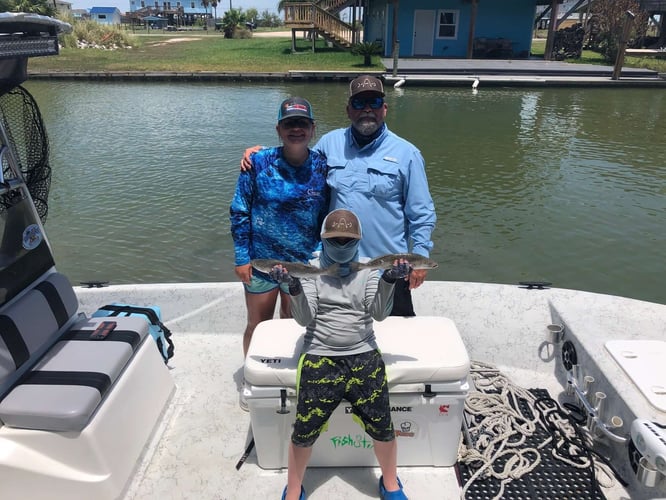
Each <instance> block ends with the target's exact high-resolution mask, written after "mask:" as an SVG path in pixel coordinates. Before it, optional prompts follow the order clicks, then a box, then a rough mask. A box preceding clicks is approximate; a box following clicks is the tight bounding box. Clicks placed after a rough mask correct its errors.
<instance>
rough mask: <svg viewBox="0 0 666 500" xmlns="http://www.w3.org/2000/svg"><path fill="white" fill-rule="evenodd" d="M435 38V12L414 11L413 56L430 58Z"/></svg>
mask: <svg viewBox="0 0 666 500" xmlns="http://www.w3.org/2000/svg"><path fill="white" fill-rule="evenodd" d="M434 38H435V11H434V10H415V11H414V45H413V46H412V55H413V56H431V55H432V45H433V41H434Z"/></svg>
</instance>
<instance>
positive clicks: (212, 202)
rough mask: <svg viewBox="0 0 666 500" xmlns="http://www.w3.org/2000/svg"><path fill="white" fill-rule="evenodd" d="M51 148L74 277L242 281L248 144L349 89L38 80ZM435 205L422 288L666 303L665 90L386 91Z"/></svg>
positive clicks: (57, 235) (332, 106) (338, 119)
mask: <svg viewBox="0 0 666 500" xmlns="http://www.w3.org/2000/svg"><path fill="white" fill-rule="evenodd" d="M26 87H27V88H28V90H29V91H31V92H32V94H33V95H34V97H35V99H36V100H37V102H38V104H39V106H40V109H41V111H42V113H43V117H44V121H45V123H46V128H47V131H48V132H49V137H50V144H51V156H52V167H53V182H52V189H51V195H50V207H49V216H48V220H47V223H46V229H47V233H48V235H49V238H50V241H51V244H52V246H53V249H54V253H55V257H56V262H57V266H58V268H59V270H60V271H62V272H64V273H65V274H67V275H68V276H69V277H70V279H71V280H72V281H73V282H74V283H78V282H79V281H84V280H105V281H110V282H112V283H135V282H136V283H151V282H198V281H230V280H235V275H234V273H233V244H232V240H231V237H230V234H229V220H228V211H229V203H230V200H231V197H232V193H233V190H234V187H235V182H236V179H237V176H238V165H239V159H240V157H241V155H242V153H243V150H244V149H245V147H246V146H249V145H253V144H263V145H275V144H277V135H276V133H275V129H274V125H275V119H276V110H277V107H278V104H279V103H280V101H281V100H282V99H284V98H285V97H287V96H289V95H301V96H304V97H306V98H308V99H309V100H310V101H311V102H312V104H313V107H314V111H315V115H316V119H317V129H318V134H323V133H325V132H327V131H329V130H332V129H334V128H338V127H341V126H345V125H346V123H347V118H346V114H345V110H344V103H345V101H346V85H345V84H343V83H310V84H305V83H275V84H265V83H264V84H262V83H257V84H249V83H248V84H238V83H236V84H222V83H221V84H200V83H94V82H57V81H56V82H53V81H35V82H28V84H26ZM386 100H387V103H388V106H389V111H388V117H387V122H388V124H389V127H390V128H391V129H392V130H393V131H394V132H397V133H398V134H399V135H402V136H403V137H405V138H406V139H408V140H410V141H411V142H413V143H414V144H416V145H417V146H418V147H419V148H420V149H421V151H422V153H423V156H424V158H425V160H426V163H427V173H428V178H429V182H430V188H431V192H432V195H433V198H434V200H435V204H436V208H437V216H438V223H437V228H436V231H435V233H434V241H435V249H434V251H433V254H432V257H433V258H434V259H436V260H437V261H438V262H439V264H440V265H439V268H438V269H436V270H434V271H432V272H431V273H430V274H429V279H435V280H450V281H476V282H495V283H518V282H519V281H524V280H545V281H550V282H552V283H553V284H554V286H557V287H561V288H573V289H581V290H588V291H594V292H601V293H610V294H617V295H623V296H628V297H634V298H639V299H644V300H650V301H655V302H661V303H666V286H665V285H664V282H665V281H666V270H665V267H666V266H665V262H666V259H665V257H666V167H665V163H666V142H665V141H664V135H665V132H666V94H665V93H664V92H662V91H659V90H649V89H599V88H595V89H550V88H549V89H522V88H521V89H509V88H507V89H501V88H493V89H483V88H482V89H479V91H478V92H473V91H472V89H471V88H470V89H466V88H465V89H462V88H455V89H448V88H400V89H393V88H389V89H387V97H386Z"/></svg>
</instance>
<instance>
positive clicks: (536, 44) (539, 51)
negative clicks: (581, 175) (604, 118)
mask: <svg viewBox="0 0 666 500" xmlns="http://www.w3.org/2000/svg"><path fill="white" fill-rule="evenodd" d="M545 51H546V40H542V39H539V40H534V41H533V42H532V55H533V56H536V57H539V56H541V57H543V54H544V53H545ZM565 62H568V63H571V64H598V65H602V66H613V65H614V62H610V63H609V62H608V61H606V60H605V59H604V58H603V56H602V55H601V54H600V53H599V52H594V51H592V50H583V53H582V55H581V57H580V59H567V60H566V61H565ZM623 66H624V67H627V68H644V69H650V70H653V71H657V72H659V73H666V60H664V59H663V58H656V57H634V56H625V57H624V64H623Z"/></svg>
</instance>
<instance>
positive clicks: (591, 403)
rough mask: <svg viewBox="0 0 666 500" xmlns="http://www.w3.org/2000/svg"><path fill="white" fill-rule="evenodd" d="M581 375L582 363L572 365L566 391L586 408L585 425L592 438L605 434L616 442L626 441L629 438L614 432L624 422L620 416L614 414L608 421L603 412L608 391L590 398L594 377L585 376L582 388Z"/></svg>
mask: <svg viewBox="0 0 666 500" xmlns="http://www.w3.org/2000/svg"><path fill="white" fill-rule="evenodd" d="M580 375H581V367H580V365H572V366H571V370H569V371H568V372H567V388H566V392H567V395H569V396H575V397H576V399H578V401H579V403H580V404H581V405H582V406H583V408H584V409H585V413H586V414H587V421H586V422H585V426H586V427H587V430H588V432H589V433H590V436H591V437H592V439H599V438H601V437H604V436H605V437H607V438H609V439H610V440H611V441H614V442H616V443H620V444H624V443H626V442H627V438H625V437H622V436H620V435H618V434H615V433H614V432H613V430H614V429H619V428H620V427H622V425H623V423H624V422H623V421H622V419H621V418H620V417H618V416H613V417H611V418H610V421H609V422H608V423H606V422H604V417H603V414H604V411H605V408H606V393H605V392H601V391H597V392H594V393H593V394H592V397H591V398H589V399H588V394H590V393H591V392H592V385H593V384H594V377H592V376H590V375H586V376H585V377H584V378H583V384H582V385H583V387H582V388H581V386H580V384H579V380H580Z"/></svg>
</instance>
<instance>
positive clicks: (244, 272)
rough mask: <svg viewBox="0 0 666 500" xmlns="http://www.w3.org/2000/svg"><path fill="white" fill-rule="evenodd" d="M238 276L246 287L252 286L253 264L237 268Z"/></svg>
mask: <svg viewBox="0 0 666 500" xmlns="http://www.w3.org/2000/svg"><path fill="white" fill-rule="evenodd" d="M234 271H236V276H238V279H240V280H241V281H242V282H243V283H245V284H246V285H249V284H250V280H251V279H252V265H251V264H243V265H242V266H236V269H234Z"/></svg>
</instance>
